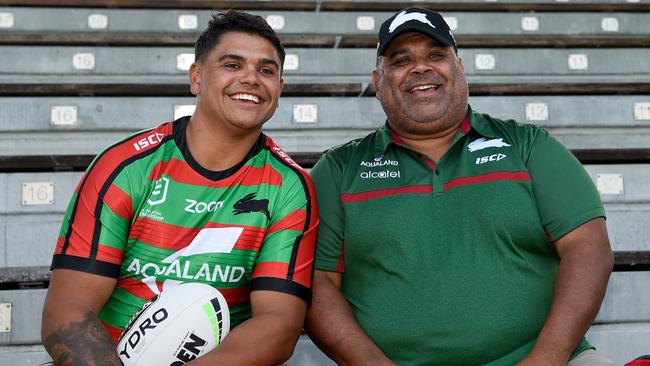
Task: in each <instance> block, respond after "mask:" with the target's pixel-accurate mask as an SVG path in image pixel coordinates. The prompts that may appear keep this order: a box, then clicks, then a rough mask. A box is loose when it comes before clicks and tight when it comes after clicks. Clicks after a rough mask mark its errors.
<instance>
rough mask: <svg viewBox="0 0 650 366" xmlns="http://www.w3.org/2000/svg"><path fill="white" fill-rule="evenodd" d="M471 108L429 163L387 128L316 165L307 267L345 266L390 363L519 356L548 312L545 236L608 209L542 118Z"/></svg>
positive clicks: (362, 320)
mask: <svg viewBox="0 0 650 366" xmlns="http://www.w3.org/2000/svg"><path fill="white" fill-rule="evenodd" d="M468 112H469V113H468V118H466V119H465V120H464V121H463V122H462V123H461V125H460V128H459V130H458V131H457V132H456V135H455V136H454V140H453V142H452V143H451V144H450V145H449V147H448V148H447V151H446V152H445V154H444V155H443V156H442V157H441V158H440V159H439V161H437V162H434V161H432V160H431V159H430V158H428V157H426V156H424V155H423V154H421V153H419V152H417V151H414V150H413V149H410V148H409V147H408V146H405V145H404V143H403V142H401V140H400V138H399V136H397V135H395V134H393V133H392V131H391V129H390V128H389V126H388V125H386V126H384V127H382V128H380V129H379V130H377V131H376V132H374V133H372V134H370V135H368V136H366V137H364V138H362V139H358V140H355V141H352V142H350V143H348V144H345V145H342V146H339V147H336V148H333V149H331V150H329V151H327V152H326V153H325V154H324V155H323V157H322V158H321V159H320V160H319V161H318V163H317V164H316V166H314V168H313V169H312V170H311V175H312V178H313V179H314V184H315V185H316V193H317V195H318V201H319V211H320V220H321V225H320V227H319V229H318V240H317V245H316V269H320V270H324V271H338V272H341V273H342V276H343V277H342V278H343V279H342V285H341V292H342V293H343V295H344V296H345V297H346V299H347V301H348V302H349V303H350V306H351V308H352V311H353V312H354V315H355V317H356V320H357V321H358V322H359V324H360V325H361V326H362V328H363V329H364V330H365V331H366V333H367V334H368V335H369V336H370V337H371V338H372V339H373V340H374V342H375V343H376V344H377V345H378V346H379V347H380V348H381V349H382V350H383V351H384V353H385V354H386V355H387V356H388V357H390V358H391V359H393V360H394V361H395V362H396V363H397V364H399V365H403V366H415V365H429V366H432V365H490V366H496V365H514V364H516V363H517V362H518V361H520V360H521V359H522V358H523V357H525V356H526V355H527V354H528V352H530V350H531V349H532V347H533V345H534V344H535V340H536V339H537V336H538V334H539V331H540V329H541V328H542V325H543V324H544V321H545V319H546V316H547V314H548V312H549V307H550V304H551V300H552V297H553V288H554V284H555V279H556V272H557V268H558V266H559V259H558V255H557V253H556V251H555V247H554V246H553V243H552V242H553V241H554V240H557V239H559V238H561V237H563V236H564V235H566V234H567V233H569V232H570V231H572V230H573V229H575V228H576V227H578V226H579V225H581V224H583V223H584V222H586V221H588V220H591V219H593V218H595V217H599V216H604V214H605V212H604V210H603V207H602V203H601V201H600V198H599V195H598V192H597V191H596V188H595V187H594V184H593V183H592V181H591V179H590V178H589V176H588V174H587V173H586V172H585V170H584V169H583V168H582V166H580V163H579V162H578V161H577V160H576V159H575V158H574V157H573V155H571V153H570V152H569V151H568V150H567V149H566V148H565V147H563V146H562V145H561V144H560V143H559V142H558V141H557V140H556V139H554V138H553V137H551V136H550V135H549V134H548V132H546V131H545V130H544V129H543V128H541V127H538V126H533V125H524V124H519V123H516V122H514V121H503V120H498V119H495V118H492V117H490V116H488V115H484V114H479V113H476V112H473V111H471V110H469V111H468ZM589 347H590V346H589V344H588V343H587V342H586V340H584V339H583V340H582V342H581V343H580V345H579V346H578V347H577V348H576V350H575V354H577V353H579V352H580V351H583V350H585V349H586V348H589Z"/></svg>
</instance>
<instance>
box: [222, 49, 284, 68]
mask: <svg viewBox="0 0 650 366" xmlns="http://www.w3.org/2000/svg"><path fill="white" fill-rule="evenodd" d="M226 59H232V60H236V61H242V62H243V61H246V59H245V58H244V57H242V56H240V55H238V54H236V53H226V54H225V55H223V56H221V57H219V59H218V60H217V61H223V60H226ZM260 63H261V64H264V65H273V66H275V67H276V68H278V69H279V68H280V65H278V63H277V61H275V60H274V59H271V58H262V59H260Z"/></svg>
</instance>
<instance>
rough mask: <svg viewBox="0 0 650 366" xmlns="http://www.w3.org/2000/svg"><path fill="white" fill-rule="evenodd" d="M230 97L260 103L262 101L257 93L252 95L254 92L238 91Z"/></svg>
mask: <svg viewBox="0 0 650 366" xmlns="http://www.w3.org/2000/svg"><path fill="white" fill-rule="evenodd" d="M230 98H231V99H239V100H250V101H251V102H254V103H259V102H260V98H259V97H257V96H256V95H252V94H244V93H237V94H233V95H231V96H230Z"/></svg>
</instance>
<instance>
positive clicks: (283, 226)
mask: <svg viewBox="0 0 650 366" xmlns="http://www.w3.org/2000/svg"><path fill="white" fill-rule="evenodd" d="M306 215H307V211H306V210H295V211H293V212H292V213H290V214H288V215H287V216H285V217H284V218H282V219H281V220H280V221H277V222H274V223H273V225H271V226H270V227H269V229H268V231H267V234H271V233H274V232H276V231H280V230H298V231H301V230H302V229H303V228H304V226H305V219H306Z"/></svg>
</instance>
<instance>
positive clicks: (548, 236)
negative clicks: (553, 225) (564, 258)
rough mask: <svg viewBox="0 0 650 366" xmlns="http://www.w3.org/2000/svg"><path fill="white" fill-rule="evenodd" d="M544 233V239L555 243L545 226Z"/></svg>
mask: <svg viewBox="0 0 650 366" xmlns="http://www.w3.org/2000/svg"><path fill="white" fill-rule="evenodd" d="M544 232H545V233H546V239H548V242H549V243H555V239H554V238H553V235H551V232H550V231H549V230H548V228H547V227H546V226H544Z"/></svg>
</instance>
